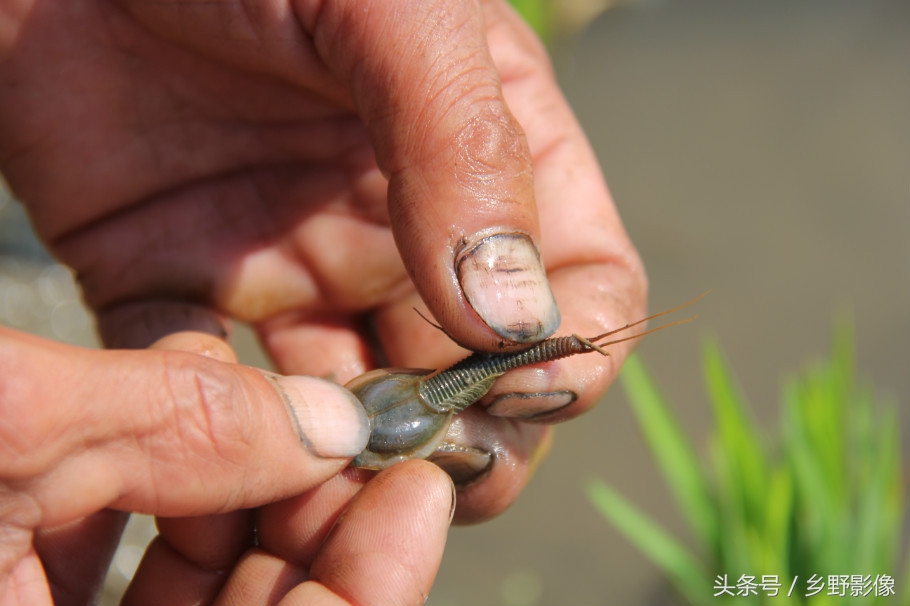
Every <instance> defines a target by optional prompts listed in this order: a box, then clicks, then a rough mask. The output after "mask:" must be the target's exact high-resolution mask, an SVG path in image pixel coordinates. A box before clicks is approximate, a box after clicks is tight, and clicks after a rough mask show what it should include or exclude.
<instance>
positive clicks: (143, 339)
mask: <svg viewBox="0 0 910 606" xmlns="http://www.w3.org/2000/svg"><path fill="white" fill-rule="evenodd" d="M0 9H2V10H0V12H2V14H3V17H2V21H0V86H2V88H3V90H4V94H3V95H2V96H0V170H2V171H3V174H4V176H5V177H6V179H7V181H8V183H9V185H10V186H11V188H12V189H13V191H14V192H15V193H16V194H17V196H18V197H19V198H20V199H21V200H23V201H24V203H25V204H26V207H27V209H28V211H29V213H30V215H31V217H32V220H33V223H34V225H35V228H36V230H37V231H38V233H39V234H40V235H41V236H42V238H43V239H44V240H45V241H46V243H47V244H48V246H49V247H50V248H51V249H52V250H53V252H54V253H55V254H56V255H57V256H58V257H59V258H60V259H61V260H62V261H64V262H65V263H67V264H68V265H70V266H71V267H73V268H74V269H75V270H76V271H77V273H78V276H79V280H80V283H81V285H82V288H83V290H84V293H85V298H86V301H87V302H88V304H89V305H90V306H91V307H92V308H93V309H94V310H95V312H96V313H97V316H98V320H99V328H100V330H101V333H102V335H103V338H104V341H105V343H106V344H107V345H108V346H110V347H118V348H123V347H127V348H143V347H148V346H149V345H150V344H152V343H155V342H156V341H158V340H159V339H161V338H162V337H165V336H166V335H171V334H173V333H177V332H180V331H196V332H202V333H208V334H212V335H216V336H224V335H225V334H226V333H227V330H228V321H229V320H230V319H232V318H234V319H239V320H242V321H245V322H249V323H250V324H252V325H253V326H254V327H255V328H256V330H257V332H258V334H259V336H260V338H261V340H262V342H263V344H264V346H265V348H266V350H267V352H268V353H269V354H270V356H271V357H272V359H273V360H274V362H275V364H276V366H277V368H278V370H279V371H280V372H281V373H283V374H293V375H307V376H326V377H331V378H333V379H334V380H336V381H338V382H341V383H344V382H346V381H347V380H349V379H350V378H352V377H354V376H356V375H358V374H361V373H362V372H364V371H365V370H367V369H369V368H371V367H373V366H375V365H377V364H382V365H394V366H416V367H424V368H433V367H439V366H442V365H445V364H448V363H449V362H451V361H453V360H454V359H456V358H457V357H459V356H461V355H463V353H464V352H463V350H461V349H460V348H459V347H458V346H456V345H455V344H454V343H453V341H452V340H454V341H456V342H457V343H459V344H460V345H461V346H464V347H467V348H470V349H474V350H491V351H498V350H501V349H508V348H516V347H520V346H521V345H522V344H526V343H529V342H533V341H537V340H539V339H542V338H544V337H546V336H548V335H550V334H552V333H553V332H554V331H555V330H556V329H557V327H559V326H560V312H561V329H562V331H563V332H567V333H568V332H578V333H581V334H598V333H600V332H603V331H604V330H606V329H609V328H615V327H617V326H619V325H622V324H624V323H625V322H627V321H628V320H630V319H638V318H639V317H641V316H642V315H644V307H645V296H646V295H645V290H646V281H645V277H644V272H643V269H642V266H641V263H640V260H639V258H638V256H637V255H636V253H635V251H634V248H633V247H632V245H631V244H630V242H629V240H628V238H627V237H626V235H625V233H624V231H623V228H622V225H621V222H620V220H619V217H618V215H617V213H616V211H615V208H614V206H613V204H612V201H611V199H610V196H609V193H608V192H607V189H606V186H605V184H604V182H603V178H602V176H601V173H600V170H599V168H598V166H597V163H596V160H595V158H594V156H593V154H592V152H591V150H590V148H589V146H588V144H587V142H586V140H585V138H584V135H583V133H582V132H581V130H580V128H579V126H578V124H577V123H576V121H575V119H574V117H573V116H572V113H571V111H570V109H569V108H568V106H567V104H566V102H565V100H564V99H563V97H562V95H561V93H560V91H559V88H558V86H557V84H556V81H555V78H554V76H553V74H552V72H551V69H550V66H549V63H548V61H547V58H546V55H545V52H544V50H543V49H542V47H541V45H540V44H539V42H538V40H537V39H536V38H535V36H534V35H533V34H532V33H531V32H530V30H529V29H528V28H527V27H526V26H525V24H524V23H523V22H522V21H521V20H520V18H519V17H518V16H517V15H516V14H515V13H514V12H512V10H511V9H510V8H509V7H508V6H507V5H506V4H505V3H504V2H502V1H500V0H488V1H483V2H466V1H464V0H430V1H428V0H409V1H405V0H402V1H395V2H388V1H385V0H346V1H345V0H324V1H316V0H292V1H286V0H241V1H239V2H237V1H235V2H226V1H219V0H215V1H212V0H206V1H205V2H196V1H193V0H164V1H162V0H155V1H150V0H76V1H72V0H66V1H64V0H0ZM557 303H558V306H557ZM414 307H419V308H422V309H425V310H429V311H430V312H431V314H432V315H433V316H434V317H435V318H436V320H437V321H438V322H439V323H440V324H441V325H442V326H443V327H444V329H445V331H446V333H447V335H448V336H447V335H446V334H443V333H442V332H440V331H437V330H436V329H435V328H433V327H432V326H430V325H429V324H427V323H426V322H424V321H423V320H422V319H421V318H420V317H419V316H418V315H417V314H416V313H414V311H413V309H412V308H414ZM449 337H451V339H450V338H449ZM629 347H631V345H630V344H623V345H620V346H618V347H617V348H616V349H615V352H614V355H613V356H611V358H609V359H607V360H604V359H602V358H600V357H595V356H577V357H574V358H569V359H566V360H563V361H560V362H555V363H549V364H545V365H540V366H537V367H533V368H528V369H523V370H519V371H515V372H512V373H509V374H508V375H506V376H505V377H503V378H502V379H500V380H499V381H498V382H497V385H496V386H495V387H494V389H493V390H492V391H491V393H490V394H489V395H488V396H487V397H486V398H485V400H484V401H483V402H482V403H481V404H482V406H480V407H476V406H475V407H472V409H469V410H468V411H466V413H464V414H462V415H461V416H460V418H459V420H458V421H457V422H456V423H455V425H454V426H453V432H452V435H453V438H454V439H456V440H458V441H460V442H461V443H462V444H465V445H468V446H473V447H476V448H478V449H480V450H482V451H486V452H488V453H491V454H492V459H491V460H492V464H491V465H489V466H484V467H483V468H473V469H472V468H471V467H470V465H468V467H467V468H465V467H464V466H461V467H460V468H459V469H460V471H459V472H458V473H457V474H455V475H456V480H457V484H458V487H459V499H458V509H457V511H456V520H457V521H463V522H464V521H476V520H482V519H486V518H489V517H491V516H493V515H496V514H497V513H498V512H500V511H502V510H503V509H504V508H505V507H507V506H508V505H509V504H510V503H511V502H512V501H513V500H514V499H515V497H516V496H517V494H518V493H519V492H520V491H521V489H522V487H523V486H524V485H525V483H526V482H527V479H528V477H529V475H530V473H531V470H532V469H533V466H534V463H535V462H536V461H537V460H539V458H540V456H541V453H542V452H543V450H545V447H546V444H547V443H548V436H549V428H548V425H547V424H548V423H552V422H556V421H561V420H565V419H568V418H571V417H574V416H576V415H578V414H580V413H581V412H583V411H584V410H586V409H587V408H589V407H590V406H591V405H592V404H593V403H594V402H595V401H596V399H597V397H598V396H599V395H600V394H601V393H602V391H603V390H604V389H605V388H606V386H607V385H608V384H609V382H610V381H611V380H612V378H613V377H614V375H615V373H616V372H617V371H618V367H619V364H620V363H621V361H622V359H623V357H624V355H625V353H626V352H627V350H628V348H629ZM176 348H177V349H180V347H176ZM108 359H113V358H108ZM227 374H228V375H230V373H227ZM222 380H224V381H228V380H229V376H224V377H223V379H222ZM529 421H530V422H529ZM336 471H337V470H336ZM298 488H299V487H298ZM237 505H238V506H239V504H237Z"/></svg>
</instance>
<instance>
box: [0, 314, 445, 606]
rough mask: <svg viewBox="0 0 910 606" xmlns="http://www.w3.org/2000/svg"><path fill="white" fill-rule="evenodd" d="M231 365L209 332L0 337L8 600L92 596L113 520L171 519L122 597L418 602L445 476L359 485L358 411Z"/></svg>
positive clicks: (435, 558)
mask: <svg viewBox="0 0 910 606" xmlns="http://www.w3.org/2000/svg"><path fill="white" fill-rule="evenodd" d="M178 349H180V350H184V351H177V350H178ZM193 351H194V352H195V353H188V352H193ZM232 357H233V352H231V350H230V348H229V347H228V346H227V345H226V344H224V343H223V341H220V340H219V339H217V338H215V337H212V336H209V335H205V334H200V333H177V334H173V335H170V336H168V337H166V338H165V339H162V340H161V341H159V342H158V343H156V344H155V345H154V346H153V348H152V349H151V350H148V351H137V352H106V351H91V350H79V349H76V348H73V347H69V346H64V345H59V344H56V343H52V342H49V341H45V340H42V339H38V338H36V337H30V336H26V335H21V334H17V333H14V332H13V331H9V330H6V329H0V368H3V369H4V377H3V381H2V390H0V418H2V419H3V420H4V421H3V422H2V423H0V536H2V538H3V540H2V541H0V604H3V605H4V606H49V605H50V604H51V603H56V604H57V605H58V606H60V605H64V604H88V603H93V602H94V594H95V592H97V591H98V589H99V588H100V585H101V580H102V578H103V574H104V572H105V571H106V570H107V564H108V562H109V559H110V556H111V554H112V553H113V550H114V548H115V547H116V545H117V539H118V538H119V533H120V530H121V529H122V526H123V524H124V522H125V520H126V518H125V516H124V514H122V513H121V511H139V512H145V513H151V514H156V515H158V516H163V517H159V519H158V525H159V530H160V536H159V537H158V538H157V539H156V540H155V542H153V544H152V546H151V547H150V548H149V550H148V552H147V553H146V556H145V558H144V559H143V561H142V564H141V565H140V568H139V571H138V573H137V575H136V577H135V578H134V580H133V582H132V584H131V586H130V589H129V591H128V592H127V594H126V596H125V597H124V601H123V603H124V604H175V605H176V604H200V603H205V604H237V603H241V604H251V605H256V604H277V603H278V602H279V601H281V603H282V604H343V603H344V604H346V603H351V604H365V603H375V604H395V603H422V597H425V596H426V595H427V594H428V592H429V589H430V587H431V585H432V581H433V578H434V577H435V575H436V571H437V569H438V567H439V562H440V560H441V558H442V550H443V547H444V545H445V537H446V533H447V530H448V526H449V522H450V519H451V515H452V511H453V508H454V499H455V495H454V487H453V486H452V482H451V480H450V479H449V478H448V477H447V476H446V475H445V473H443V472H442V470H440V469H439V468H438V467H436V466H434V465H432V464H430V463H426V462H423V461H419V462H409V464H408V465H399V466H396V467H395V468H394V469H390V470H388V472H387V473H382V474H380V475H378V476H377V477H376V478H375V479H374V480H373V481H371V482H369V483H368V484H367V485H366V487H365V488H364V489H363V490H361V491H360V492H358V490H360V488H361V487H363V485H364V483H365V482H366V480H367V476H368V474H367V473H366V472H361V471H357V470H353V469H350V468H348V469H347V470H346V471H344V472H343V473H341V474H339V471H341V470H342V469H343V468H344V467H345V465H347V463H348V461H349V460H350V457H351V456H352V455H353V454H355V453H356V452H358V451H359V450H360V449H362V448H363V447H364V445H365V444H366V436H367V424H366V418H365V414H364V413H363V410H362V408H361V407H360V404H359V403H358V402H357V401H356V400H354V399H353V398H352V396H351V395H350V394H349V393H348V392H347V391H345V390H344V389H342V388H340V387H338V386H336V385H334V384H332V383H330V382H328V381H324V380H321V379H314V378H307V377H293V378H286V377H278V376H274V375H269V374H267V373H263V372H261V371H258V370H256V369H253V368H248V367H243V366H239V365H237V364H233V363H231V359H232ZM301 442H303V444H304V445H305V446H306V447H305V448H304V447H301ZM301 494H303V496H295V495H301ZM282 499H284V500H282ZM268 503H273V504H272V505H266V504H268ZM260 505H266V506H264V507H262V508H261V509H259V510H258V511H256V512H255V514H254V511H253V510H252V509H250V508H252V507H257V506H260ZM115 509H116V510H120V511H115ZM342 512H343V515H342ZM206 514H209V515H206ZM254 515H255V518H254ZM254 536H255V537H256V538H257V539H258V541H257V542H255V543H254ZM52 599H53V602H52Z"/></svg>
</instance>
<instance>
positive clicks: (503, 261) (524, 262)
mask: <svg viewBox="0 0 910 606" xmlns="http://www.w3.org/2000/svg"><path fill="white" fill-rule="evenodd" d="M455 269H456V272H457V275H458V281H459V283H460V284H461V288H462V291H463V292H464V295H465V298H466V299H467V300H468V303H470V305H471V307H473V308H474V311H476V312H477V314H478V315H479V316H480V318H481V319H482V320H483V321H484V322H485V323H486V325H487V326H489V327H490V328H491V329H492V330H493V331H494V332H495V333H496V334H497V335H499V336H500V337H502V338H503V339H507V340H509V341H514V342H516V343H535V342H537V341H540V340H541V339H544V338H546V337H548V336H550V335H551V334H553V333H554V332H556V329H557V328H558V327H559V321H560V316H559V308H557V307H556V300H555V299H554V298H553V292H552V291H551V290H550V283H549V282H548V281H547V274H546V271H544V268H543V264H542V263H541V261H540V254H539V253H538V251H537V247H536V246H535V245H534V243H533V242H532V241H531V238H530V237H528V236H526V235H524V234H517V233H506V234H494V235H491V236H487V237H485V238H482V239H481V240H479V241H477V242H474V243H472V244H469V245H467V246H465V248H464V249H462V250H461V251H459V253H458V254H457V256H456V258H455Z"/></svg>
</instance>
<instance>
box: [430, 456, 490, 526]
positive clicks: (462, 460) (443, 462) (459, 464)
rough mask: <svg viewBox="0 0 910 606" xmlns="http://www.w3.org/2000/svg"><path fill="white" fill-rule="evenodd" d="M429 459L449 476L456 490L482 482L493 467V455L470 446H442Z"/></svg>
mask: <svg viewBox="0 0 910 606" xmlns="http://www.w3.org/2000/svg"><path fill="white" fill-rule="evenodd" d="M429 459H430V461H432V462H433V463H435V464H436V465H439V466H440V467H441V468H442V470H443V471H444V472H446V473H447V474H449V477H450V478H452V483H453V484H454V485H455V487H456V488H465V487H466V486H470V485H471V484H473V483H474V482H477V481H478V480H481V479H482V478H484V477H486V475H487V474H488V473H489V472H490V469H491V468H492V467H493V453H491V452H489V451H487V450H483V449H481V448H473V447H470V446H456V445H454V444H441V445H440V447H439V448H438V449H437V450H436V452H434V453H433V455H432V456H431V457H430V458H429ZM453 506H454V501H453ZM453 511H454V510H453Z"/></svg>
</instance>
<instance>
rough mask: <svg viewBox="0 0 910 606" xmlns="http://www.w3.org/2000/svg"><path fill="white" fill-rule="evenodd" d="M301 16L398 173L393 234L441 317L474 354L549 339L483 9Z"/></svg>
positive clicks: (305, 10) (392, 186) (522, 185)
mask: <svg viewBox="0 0 910 606" xmlns="http://www.w3.org/2000/svg"><path fill="white" fill-rule="evenodd" d="M317 7H318V9H319V10H317ZM298 12H299V14H300V19H301V22H302V23H303V25H304V28H305V29H307V30H308V31H309V32H310V33H311V34H312V36H313V39H314V44H315V46H316V48H317V50H318V51H319V52H320V53H321V55H322V56H323V57H324V58H325V60H326V61H327V63H328V64H329V67H330V68H331V69H333V70H334V71H335V72H336V73H337V74H338V75H339V77H340V78H342V79H344V80H347V81H350V82H351V86H352V90H353V91H354V98H355V103H356V104H357V105H358V111H359V113H360V115H361V117H362V118H363V120H364V121H365V123H366V125H367V127H368V129H369V131H370V133H371V138H372V141H373V145H374V147H375V148H376V153H377V159H378V162H379V165H380V167H381V168H382V170H383V171H384V172H385V174H387V175H388V176H389V180H390V183H389V213H390V216H391V221H392V228H393V232H394V235H395V239H396V243H397V244H398V247H399V250H400V251H401V255H402V258H403V260H404V261H405V265H406V266H407V268H408V271H409V273H410V275H411V277H412V279H413V280H414V283H415V284H416V285H417V288H418V289H419V290H420V292H421V295H422V296H423V298H424V300H425V301H426V302H427V304H428V305H429V307H430V309H431V310H432V312H433V314H434V315H435V316H436V318H437V319H438V320H439V322H440V323H441V324H442V325H443V326H445V327H446V329H447V330H448V331H449V332H450V334H451V335H452V337H453V338H454V339H455V340H456V341H458V342H460V343H462V344H464V345H466V346H469V347H471V348H473V349H486V350H495V349H497V348H499V347H502V346H509V345H514V344H515V343H528V342H534V341H538V340H540V339H542V338H544V337H546V336H548V335H550V334H551V333H552V332H553V331H555V330H556V328H557V326H558V324H559V312H558V310H557V308H556V304H555V301H554V299H553V295H552V293H551V291H550V288H549V285H548V283H547V280H546V274H545V272H544V269H543V267H544V266H543V263H542V261H541V259H540V251H539V247H538V243H539V240H540V233H539V232H540V230H539V225H538V220H537V211H536V207H535V202H534V187H533V179H532V174H531V155H530V151H529V149H528V146H527V143H526V141H525V137H524V133H523V132H522V129H521V127H520V125H519V124H518V121H517V120H516V119H515V117H514V116H513V115H512V113H511V111H510V110H509V107H508V106H507V104H506V102H505V100H504V99H503V96H502V90H501V82H500V79H499V74H498V72H497V69H496V67H495V65H494V64H493V61H492V59H491V57H490V53H489V49H488V48H487V42H486V26H485V23H484V19H483V15H482V13H481V10H480V7H479V5H478V4H475V3H466V2H459V1H455V0H436V1H434V2H425V1H422V0H421V1H416V0H415V1H413V2H405V3H402V2H396V3H388V2H362V1H356V2H350V1H340V2H332V3H300V4H298Z"/></svg>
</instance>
